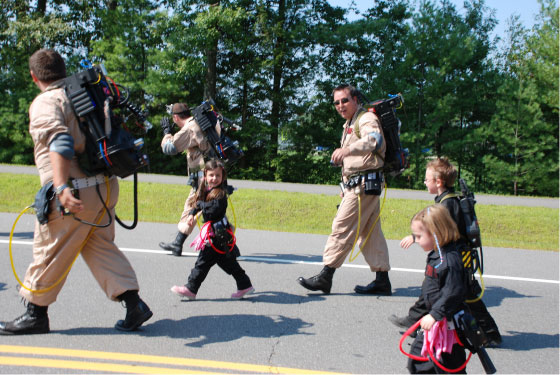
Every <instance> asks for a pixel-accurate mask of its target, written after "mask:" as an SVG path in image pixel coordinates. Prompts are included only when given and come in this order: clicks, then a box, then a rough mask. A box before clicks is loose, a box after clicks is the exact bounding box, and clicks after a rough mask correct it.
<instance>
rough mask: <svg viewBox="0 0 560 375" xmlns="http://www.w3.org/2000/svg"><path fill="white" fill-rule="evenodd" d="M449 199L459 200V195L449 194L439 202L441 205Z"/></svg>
mask: <svg viewBox="0 0 560 375" xmlns="http://www.w3.org/2000/svg"><path fill="white" fill-rule="evenodd" d="M449 198H459V196H458V195H457V194H455V193H449V194H447V195H446V196H445V197H443V198H441V200H440V201H439V203H441V202H443V201H444V200H446V199H449Z"/></svg>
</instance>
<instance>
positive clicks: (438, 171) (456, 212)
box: [389, 158, 502, 346]
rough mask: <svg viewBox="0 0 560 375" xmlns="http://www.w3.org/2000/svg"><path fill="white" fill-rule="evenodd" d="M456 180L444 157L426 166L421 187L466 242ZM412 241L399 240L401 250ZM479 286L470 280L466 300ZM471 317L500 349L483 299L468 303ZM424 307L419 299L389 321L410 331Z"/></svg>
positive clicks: (406, 238) (406, 247)
mask: <svg viewBox="0 0 560 375" xmlns="http://www.w3.org/2000/svg"><path fill="white" fill-rule="evenodd" d="M456 179H457V170H456V169H455V167H454V166H453V164H451V163H450V162H449V160H448V159H447V158H437V159H435V160H432V161H430V162H429V163H428V165H427V166H426V178H425V179H424V184H425V185H426V187H427V188H428V192H429V193H430V194H437V195H436V197H435V202H436V203H441V204H442V205H444V206H445V207H446V208H447V210H448V211H449V213H450V214H451V217H452V218H453V220H454V221H455V223H456V224H457V227H458V228H459V233H460V234H461V240H462V241H465V242H467V240H466V239H467V233H466V225H465V220H464V216H463V212H462V210H461V205H460V203H459V198H458V196H457V194H456V193H455V190H454V188H453V186H454V185H455V180H456ZM414 242H415V239H414V236H413V235H409V236H406V237H405V238H403V239H402V240H401V243H400V245H401V247H402V248H404V249H408V248H409V247H410V246H411V245H412V244H413V243H414ZM480 290H481V289H480V286H479V284H478V282H477V281H476V279H474V280H473V283H472V288H471V291H470V292H469V293H468V294H467V300H472V299H476V296H477V295H478V294H479V292H480ZM468 306H469V308H470V310H471V312H472V315H473V316H474V317H475V318H476V320H477V322H478V324H479V326H480V327H481V328H482V330H483V331H484V333H485V334H486V336H487V338H488V344H489V345H493V346H499V345H500V344H501V342H502V337H501V335H500V332H499V330H498V326H497V325H496V322H495V321H494V319H493V318H492V316H491V315H490V313H489V312H488V310H487V308H486V305H485V304H484V302H482V299H478V301H475V302H472V303H469V304H468ZM426 313H427V309H426V304H425V302H424V301H423V300H422V297H420V298H419V299H418V300H417V301H416V302H415V303H414V305H413V306H412V307H411V308H410V309H409V311H408V315H407V316H405V317H398V316H395V315H391V316H390V317H389V320H390V321H391V322H392V323H393V324H395V325H396V326H398V327H402V328H409V327H410V326H412V325H413V324H414V323H416V321H418V319H420V318H421V317H423V316H424V315H426Z"/></svg>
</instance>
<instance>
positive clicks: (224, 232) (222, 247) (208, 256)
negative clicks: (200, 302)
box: [171, 159, 255, 300]
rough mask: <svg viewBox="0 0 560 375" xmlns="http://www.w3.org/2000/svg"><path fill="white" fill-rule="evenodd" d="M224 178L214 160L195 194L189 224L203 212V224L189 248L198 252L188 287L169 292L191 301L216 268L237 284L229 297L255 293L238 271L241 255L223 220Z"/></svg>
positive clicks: (240, 270) (176, 286)
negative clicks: (215, 266)
mask: <svg viewBox="0 0 560 375" xmlns="http://www.w3.org/2000/svg"><path fill="white" fill-rule="evenodd" d="M226 181H227V176H226V170H225V168H224V165H223V164H222V162H221V161H219V160H216V159H213V160H210V161H208V162H207V163H206V165H205V166H204V178H203V179H202V182H201V184H200V187H199V188H198V191H197V193H196V194H195V195H194V197H193V198H194V199H195V201H196V205H194V206H195V208H193V210H192V211H191V212H190V216H189V218H188V220H189V225H191V224H192V223H194V220H195V216H196V215H197V214H198V213H199V212H201V211H202V217H203V219H204V222H205V223H204V225H203V227H202V228H201V230H200V234H199V235H198V236H197V238H196V240H194V241H193V243H192V244H191V247H193V246H194V247H195V249H196V250H197V251H200V253H199V254H198V258H197V260H196V263H195V265H194V268H193V269H192V270H191V274H190V275H189V278H188V281H187V284H185V285H175V286H173V287H172V288H171V291H172V292H173V293H175V294H178V295H180V296H183V297H187V298H188V299H190V300H194V299H196V294H197V293H198V289H199V288H200V285H201V284H202V282H203V281H204V279H205V278H206V276H207V275H208V272H209V271H210V269H211V268H212V267H213V266H214V265H215V264H218V266H219V267H220V268H221V269H222V270H224V271H225V272H226V273H227V274H228V275H232V276H233V278H234V279H235V282H236V283H237V291H236V292H235V293H233V294H232V295H231V298H234V299H241V298H243V297H244V296H245V295H248V294H251V293H253V292H254V290H255V289H254V288H253V285H252V284H251V280H250V279H249V276H247V274H246V273H245V270H243V268H241V266H240V265H239V262H238V261H237V259H236V258H237V257H238V256H239V255H240V253H239V249H238V247H237V245H236V244H235V236H234V234H233V230H232V227H231V225H230V224H229V222H228V220H227V218H226V210H227V204H228V198H227V190H226V188H227V182H226Z"/></svg>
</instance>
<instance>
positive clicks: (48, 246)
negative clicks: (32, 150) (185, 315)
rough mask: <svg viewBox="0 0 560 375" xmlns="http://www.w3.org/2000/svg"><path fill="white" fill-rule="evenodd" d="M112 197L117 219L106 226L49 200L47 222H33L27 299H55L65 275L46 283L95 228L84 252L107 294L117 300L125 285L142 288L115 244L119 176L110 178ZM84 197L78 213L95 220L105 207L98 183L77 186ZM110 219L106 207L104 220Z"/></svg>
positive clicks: (65, 267) (103, 190) (62, 269)
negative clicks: (65, 211)
mask: <svg viewBox="0 0 560 375" xmlns="http://www.w3.org/2000/svg"><path fill="white" fill-rule="evenodd" d="M109 186H110V201H109V202H108V204H107V207H108V208H109V210H110V212H111V215H112V216H113V222H112V224H111V225H110V226H108V227H106V228H93V227H91V226H89V225H86V224H82V223H80V222H78V221H76V220H74V218H73V217H72V216H62V215H61V214H60V212H59V211H57V210H56V208H55V207H54V203H55V202H54V201H53V202H51V208H52V211H51V213H50V214H49V222H48V223H47V224H43V225H40V224H39V222H38V221H36V222H35V235H34V239H33V262H32V263H31V264H30V265H29V268H28V269H27V273H26V274H25V280H24V285H25V286H26V287H28V288H29V289H31V290H33V292H31V291H28V290H27V289H25V288H21V289H20V294H21V295H22V296H23V297H24V298H25V299H26V300H27V301H29V302H31V303H34V304H36V305H40V306H48V305H50V304H51V303H53V302H54V301H56V297H57V295H58V293H59V292H60V290H61V289H62V286H63V285H64V283H65V281H66V277H64V278H63V279H62V281H61V282H60V283H59V284H57V285H56V286H55V287H53V288H51V289H49V290H48V291H45V289H47V288H49V287H51V286H52V285H53V284H55V283H56V282H57V281H58V280H59V279H60V278H61V277H62V275H64V273H65V272H66V271H67V270H68V268H69V267H71V265H72V261H73V260H74V258H75V257H76V254H77V253H78V251H79V250H80V247H81V246H82V245H83V244H84V241H85V239H86V238H87V236H88V233H89V232H90V231H91V230H93V233H92V235H91V237H90V238H89V240H88V241H87V242H86V243H85V245H84V246H83V248H82V252H81V254H82V257H83V259H84V261H85V262H86V264H87V266H88V267H89V269H90V270H91V272H92V274H93V276H94V278H95V279H96V280H97V282H98V283H99V285H100V286H101V289H103V291H104V292H105V294H106V295H107V297H109V298H110V299H112V300H114V301H116V300H117V298H116V297H117V296H119V295H121V294H122V293H124V292H125V291H127V290H139V286H138V281H137V279H136V274H135V273H134V270H133V269H132V266H131V265H130V262H129V261H128V259H127V258H126V257H125V256H124V254H123V253H122V252H121V251H120V250H119V248H118V247H117V246H116V245H115V242H114V240H115V206H116V204H117V201H118V197H119V184H118V181H117V179H116V178H113V179H111V180H110V181H109ZM99 191H100V192H101V196H102V197H103V202H105V200H106V198H107V186H106V185H105V184H101V185H99ZM79 193H80V199H81V200H82V202H83V205H84V210H83V211H82V212H80V213H78V214H76V217H78V218H80V219H82V220H84V221H88V222H93V223H96V222H97V220H98V219H99V217H101V214H102V213H103V212H104V211H105V210H104V208H103V203H102V202H101V200H100V198H99V196H98V195H97V191H96V187H95V186H92V187H88V188H84V189H80V190H79ZM107 222H108V216H107V213H105V215H104V216H103V218H102V219H101V221H100V224H105V223H107Z"/></svg>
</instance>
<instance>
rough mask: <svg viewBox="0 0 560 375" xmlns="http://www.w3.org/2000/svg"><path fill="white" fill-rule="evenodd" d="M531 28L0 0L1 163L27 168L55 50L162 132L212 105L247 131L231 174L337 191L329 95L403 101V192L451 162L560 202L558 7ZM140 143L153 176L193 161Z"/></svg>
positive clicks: (433, 17) (477, 185)
mask: <svg viewBox="0 0 560 375" xmlns="http://www.w3.org/2000/svg"><path fill="white" fill-rule="evenodd" d="M539 1H540V4H541V12H540V14H539V15H538V18H537V24H536V26H535V28H534V29H532V30H523V29H522V28H521V27H520V26H519V25H515V22H513V21H514V20H513V21H512V27H511V29H510V35H509V40H508V41H507V43H505V44H502V45H499V44H498V43H497V40H493V39H492V38H491V34H492V31H493V29H494V27H495V25H496V19H495V18H494V16H493V12H492V10H491V9H490V8H488V7H487V6H486V5H485V2H484V1H483V0H467V1H466V2H465V9H464V11H458V10H457V9H456V8H455V6H454V5H453V4H452V3H451V2H450V1H449V0H441V1H439V0H438V1H435V0H426V1H421V2H416V1H411V0H379V1H375V2H372V7H371V8H370V9H368V10H367V11H366V12H364V13H363V14H362V15H361V17H360V18H358V19H357V20H355V21H348V20H346V19H345V13H346V11H347V9H343V8H340V7H333V6H331V5H330V4H329V2H328V1H326V0H274V1H264V0H257V1H252V0H212V1H210V0H208V1H194V0H138V1H136V0H111V1H101V0H93V1H89V2H82V1H81V2H62V1H59V0H57V1H53V2H45V1H39V2H37V1H30V0H4V1H3V9H4V11H3V12H2V13H1V14H0V34H1V37H0V47H1V50H0V69H1V73H2V74H1V75H0V86H1V87H2V90H1V91H0V120H1V121H2V124H3V126H2V128H0V162H5V163H21V164H31V163H32V162H33V153H32V149H33V144H32V142H31V139H30V137H29V136H28V134H27V127H28V125H27V123H28V115H27V110H28V107H29V105H30V103H31V102H32V100H33V97H34V96H35V95H36V94H37V93H38V90H37V88H36V87H35V85H34V84H33V83H32V82H31V80H30V78H29V72H28V66H27V60H28V58H29V54H30V53H32V52H33V51H35V50H37V49H38V48H41V47H46V48H54V49H56V50H57V51H59V52H61V53H62V54H63V56H64V57H65V58H66V61H67V70H68V72H69V73H70V74H72V73H75V72H77V71H78V70H80V69H82V68H81V67H80V65H79V62H80V61H81V60H82V59H83V58H87V59H89V60H90V61H91V62H93V63H98V62H103V63H104V65H105V67H106V69H107V71H108V73H109V76H110V77H111V78H112V79H114V80H115V81H116V82H117V83H118V84H120V85H122V86H123V87H126V89H127V90H128V93H129V95H130V98H131V101H132V102H133V103H134V104H136V105H137V106H139V107H141V108H142V109H143V110H145V111H147V113H148V115H149V116H148V117H149V119H150V121H151V122H152V123H153V124H158V123H159V122H160V120H161V119H162V118H163V117H164V116H167V114H166V113H165V105H166V104H169V103H174V102H179V101H180V102H185V103H187V104H189V105H190V106H191V107H194V106H196V105H198V104H199V103H200V102H201V101H202V100H203V99H207V98H209V97H212V98H213V99H214V100H215V101H216V103H217V106H218V108H219V110H220V111H222V113H223V114H224V115H225V116H226V117H228V118H231V119H232V120H234V121H235V122H236V123H238V124H239V125H241V127H242V131H240V132H237V133H231V134H230V136H231V138H233V139H234V140H237V141H239V143H240V145H241V147H242V149H243V151H244V153H245V157H244V158H243V159H242V160H241V161H240V163H239V164H238V165H237V166H236V168H235V169H233V170H232V171H231V176H232V177H236V178H243V179H257V180H279V181H292V182H307V183H336V182H337V181H338V180H339V176H338V173H337V169H336V168H330V167H329V166H328V165H329V163H328V161H329V155H330V153H332V151H333V150H334V149H335V148H336V147H338V144H339V139H340V130H341V125H342V123H343V121H342V119H340V117H339V116H338V115H337V113H336V112H335V110H334V108H333V107H332V104H331V101H332V88H333V87H335V86H336V85H338V84H339V83H341V82H348V83H352V84H354V85H356V86H357V87H358V88H359V89H360V90H361V92H362V93H363V94H364V95H365V97H367V98H368V100H375V99H381V98H384V97H386V96H387V94H395V93H399V92H400V93H402V95H403V97H404V99H405V103H404V107H403V108H402V109H400V110H399V111H398V112H397V114H398V116H399V118H400V119H401V121H402V128H401V139H402V142H403V144H404V146H405V147H407V148H409V150H410V155H411V156H410V162H411V166H410V168H409V169H408V170H407V171H405V172H404V173H403V175H402V176H399V177H397V178H395V179H393V180H392V181H390V183H391V185H392V186H394V187H407V188H416V189H423V177H424V166H425V164H426V162H427V160H429V159H431V158H433V157H435V156H448V157H449V158H450V159H451V160H452V161H453V162H454V163H455V164H456V166H457V167H458V169H459V172H460V175H461V176H462V177H464V178H466V179H467V180H468V182H469V185H470V186H472V187H473V189H475V190H476V191H480V192H482V191H486V192H498V193H512V194H516V195H517V194H531V195H549V196H558V134H559V131H558V115H559V112H558V100H559V99H558V92H559V90H558V44H559V43H558V5H557V2H556V1H555V0H539ZM161 137H162V133H161V129H160V128H159V127H158V126H156V127H155V128H154V129H152V130H150V131H149V132H148V133H147V134H146V135H144V138H145V148H146V151H147V153H148V154H149V158H150V166H149V169H148V171H149V172H155V173H173V174H184V173H185V170H186V167H185V160H184V158H183V157H181V156H176V157H173V158H171V157H168V156H165V155H163V153H162V152H161V150H160V141H161Z"/></svg>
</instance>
